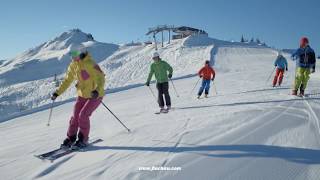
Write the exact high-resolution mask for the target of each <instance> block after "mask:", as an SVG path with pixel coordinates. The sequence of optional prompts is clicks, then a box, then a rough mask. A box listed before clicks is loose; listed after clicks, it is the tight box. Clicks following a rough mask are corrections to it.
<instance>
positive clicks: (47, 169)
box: [34, 154, 74, 179]
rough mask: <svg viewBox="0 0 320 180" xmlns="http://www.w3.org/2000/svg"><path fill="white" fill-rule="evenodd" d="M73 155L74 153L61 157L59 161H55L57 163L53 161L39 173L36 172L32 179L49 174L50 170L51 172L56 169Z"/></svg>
mask: <svg viewBox="0 0 320 180" xmlns="http://www.w3.org/2000/svg"><path fill="white" fill-rule="evenodd" d="M73 156H74V154H73V155H71V156H69V157H67V158H65V159H62V160H61V161H59V162H57V163H54V164H53V165H51V166H49V167H48V168H46V169H44V170H42V171H41V172H40V173H38V174H37V175H36V176H35V177H34V179H36V178H41V177H43V176H45V175H48V174H50V173H51V172H53V171H54V170H56V169H57V168H58V167H60V166H61V165H63V164H64V163H65V162H67V161H68V160H70V159H71V158H72V157H73Z"/></svg>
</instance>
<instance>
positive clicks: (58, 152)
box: [35, 139, 103, 161]
mask: <svg viewBox="0 0 320 180" xmlns="http://www.w3.org/2000/svg"><path fill="white" fill-rule="evenodd" d="M102 141H103V140H102V139H95V140H92V141H89V143H88V146H89V147H90V146H91V145H93V144H96V143H99V142H102ZM88 146H87V147H88ZM87 147H85V148H82V149H80V150H73V149H71V148H58V149H55V150H52V151H49V152H47V153H44V154H40V155H35V157H37V158H39V159H41V160H50V161H54V160H56V159H58V158H60V157H63V156H65V155H67V154H71V153H73V152H77V151H83V150H84V149H86V148H87Z"/></svg>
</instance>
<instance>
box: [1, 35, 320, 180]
mask: <svg viewBox="0 0 320 180" xmlns="http://www.w3.org/2000/svg"><path fill="white" fill-rule="evenodd" d="M188 40H190V39H187V40H179V41H175V42H174V44H172V45H171V46H172V47H174V48H176V51H177V52H174V53H173V52H171V53H173V54H171V55H176V56H173V57H178V58H177V59H178V60H176V61H174V60H175V59H171V58H170V57H171V55H169V53H170V52H169V51H166V48H168V49H169V48H170V45H168V47H166V48H164V49H161V50H160V51H161V54H162V55H163V56H164V59H167V60H168V61H169V62H170V63H172V64H174V67H175V77H179V76H180V75H186V74H193V73H195V72H196V71H197V68H198V67H199V66H201V64H202V63H203V61H204V59H208V58H211V60H212V61H214V62H215V68H216V71H217V77H216V80H215V85H216V88H211V91H210V97H209V98H208V99H200V100H197V99H196V98H195V93H196V90H197V88H198V87H199V85H198V87H197V88H196V90H195V91H194V92H193V93H191V92H190V91H191V89H192V87H193V86H194V85H195V83H196V82H197V80H198V77H188V78H184V79H179V80H175V81H174V83H175V86H176V87H177V90H178V92H179V93H180V97H179V98H178V97H176V96H175V94H174V92H173V91H172V90H173V89H172V88H170V91H171V97H172V102H173V106H174V109H173V110H172V111H171V112H170V113H168V114H163V115H155V114H154V112H155V111H156V110H157V103H156V100H155V99H154V98H153V96H152V94H151V92H150V91H149V89H148V88H146V87H136V88H133V89H129V90H125V91H120V92H116V93H112V94H107V95H106V97H105V98H104V102H105V103H106V104H107V105H108V106H109V108H111V110H113V111H114V113H116V114H117V116H118V117H119V118H120V119H121V120H122V121H123V122H124V123H125V124H126V125H127V126H128V127H129V128H130V129H131V130H132V133H127V132H126V131H125V130H124V129H123V128H122V127H121V125H120V124H119V123H118V122H117V121H116V120H115V119H114V118H113V117H112V116H111V115H110V114H109V113H108V111H106V110H105V109H104V108H103V107H102V106H101V107H99V108H98V109H97V111H96V112H95V113H94V114H93V116H92V118H91V123H92V124H91V138H97V137H99V138H102V139H104V142H102V143H99V144H96V145H95V146H94V147H90V148H88V150H87V151H85V152H79V153H74V154H71V155H68V156H65V157H63V158H61V159H59V160H57V161H55V162H53V163H50V162H46V161H40V160H38V159H36V158H35V157H33V155H34V154H39V153H42V152H45V151H48V150H50V149H52V148H55V147H57V146H58V145H59V143H61V141H62V140H63V139H64V137H65V132H66V130H67V125H68V120H69V118H70V115H71V113H72V107H73V102H70V103H66V104H64V105H61V106H58V107H56V108H55V109H54V111H53V119H52V125H51V126H50V127H46V121H47V118H48V115H49V110H44V111H41V112H38V113H34V114H30V115H26V116H23V117H19V118H16V119H13V120H10V121H7V122H3V123H1V124H0V137H2V141H0V146H1V147H2V148H1V149H0V174H1V177H2V178H4V179H61V180H63V179H130V180H134V179H139V180H141V179H147V180H149V179H181V180H189V179H192V180H193V179H244V180H247V179H288V180H289V179H290V180H292V179H301V180H302V179H303V180H304V179H310V180H317V179H318V177H319V176H320V159H319V157H320V150H319V149H320V144H319V137H320V134H319V133H320V132H319V118H318V117H319V116H320V105H319V96H318V95H319V92H317V89H318V88H317V86H318V84H319V83H320V78H319V77H320V73H319V72H320V69H319V68H317V73H316V74H313V75H312V76H311V80H310V84H309V87H308V89H307V92H306V93H307V94H310V96H309V97H308V98H306V99H300V98H295V97H292V96H290V95H288V93H290V86H291V84H292V81H293V78H294V69H295V67H294V63H293V62H292V61H290V60H289V72H287V73H286V75H285V80H284V83H283V86H282V87H281V88H271V87H270V82H271V80H269V81H268V82H267V79H268V77H269V75H270V73H271V72H272V70H273V61H274V59H275V57H276V52H275V51H273V50H272V49H268V48H259V47H248V46H238V45H237V46H234V45H221V44H220V46H218V45H216V44H212V43H210V45H209V47H208V46H198V45H197V46H194V47H192V48H194V49H192V48H191V47H190V46H187V45H186V43H187V42H188ZM179 44H180V45H179ZM175 45H177V47H179V48H177V47H175ZM207 45H208V44H207ZM151 52H152V48H151V47H148V46H147V47H121V48H120V49H119V51H117V52H116V53H115V54H114V55H112V56H111V57H110V58H108V61H110V62H104V61H103V62H101V65H103V67H104V68H105V69H108V70H110V71H108V75H109V77H108V78H112V77H113V78H112V80H109V83H112V82H113V81H114V84H112V85H110V86H114V87H117V86H119V85H121V84H125V82H126V81H121V80H114V79H121V78H125V79H126V80H130V77H131V81H130V83H139V82H140V80H141V82H144V80H145V79H144V77H143V76H145V75H142V74H145V73H146V72H145V71H146V70H147V68H146V67H145V66H147V65H148V63H146V62H149V65H150V60H149V58H150V55H151ZM167 53H168V54H167ZM175 53H176V54H175ZM212 55H214V56H212ZM286 56H287V57H289V55H286ZM179 57H181V58H179ZM182 57H184V58H182ZM188 57H189V58H188ZM118 59H121V61H120V60H119V61H117V60H118ZM139 60H140V61H139ZM131 61H134V62H135V63H132V64H130V62H131ZM194 61H196V62H198V63H199V64H197V63H194ZM108 63H109V64H108ZM175 63H176V64H175ZM112 65H113V66H112ZM180 66H183V68H182V67H180ZM192 66H193V68H192ZM137 67H138V68H137ZM139 67H141V68H140V70H141V72H143V73H141V75H138V74H137V73H138V72H139ZM318 67H319V66H318ZM184 68H185V70H184ZM117 69H122V70H123V71H126V72H128V73H129V72H131V71H134V72H136V73H131V74H130V76H125V75H124V74H121V72H120V71H117ZM116 77H117V78H116ZM135 78H137V79H140V80H135ZM110 81H111V82H110ZM151 87H152V88H153V91H156V89H155V87H154V84H153V85H152V86H151ZM215 89H216V90H215ZM311 94H312V95H311ZM153 166H154V167H160V166H164V167H179V168H181V170H179V171H156V170H155V171H150V170H147V169H148V168H152V167H153ZM139 169H140V170H139ZM142 169H145V170H142Z"/></svg>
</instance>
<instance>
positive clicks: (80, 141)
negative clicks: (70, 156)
mask: <svg viewBox="0 0 320 180" xmlns="http://www.w3.org/2000/svg"><path fill="white" fill-rule="evenodd" d="M85 147H87V143H86V142H84V137H83V135H82V133H81V132H79V134H78V140H77V141H76V143H75V144H74V145H72V146H71V149H72V150H80V149H82V148H85Z"/></svg>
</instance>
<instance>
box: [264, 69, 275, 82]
mask: <svg viewBox="0 0 320 180" xmlns="http://www.w3.org/2000/svg"><path fill="white" fill-rule="evenodd" d="M274 70H276V67H274V68H273V70H272V72H271V74H270V76H269V77H268V79H267V81H266V84H267V83H268V81H269V80H270V78H271V76H272V74H273V72H274Z"/></svg>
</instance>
